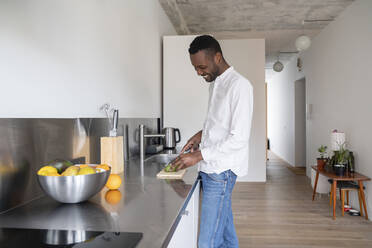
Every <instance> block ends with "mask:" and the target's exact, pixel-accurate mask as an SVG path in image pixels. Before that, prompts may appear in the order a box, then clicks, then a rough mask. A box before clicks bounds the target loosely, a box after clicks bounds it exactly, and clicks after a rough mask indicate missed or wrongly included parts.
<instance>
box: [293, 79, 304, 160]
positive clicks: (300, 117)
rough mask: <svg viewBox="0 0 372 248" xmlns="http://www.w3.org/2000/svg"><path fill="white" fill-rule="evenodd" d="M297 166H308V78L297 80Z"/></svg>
mask: <svg viewBox="0 0 372 248" xmlns="http://www.w3.org/2000/svg"><path fill="white" fill-rule="evenodd" d="M294 88H295V166H296V167H306V80H305V78H301V79H299V80H297V81H295V87H294Z"/></svg>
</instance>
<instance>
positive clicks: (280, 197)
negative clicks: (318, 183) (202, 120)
mask: <svg viewBox="0 0 372 248" xmlns="http://www.w3.org/2000/svg"><path fill="white" fill-rule="evenodd" d="M269 158H270V160H269V162H268V165H267V178H268V180H267V182H266V183H243V182H238V183H237V184H236V186H235V189H234V192H233V196H232V198H233V199H232V205H233V206H232V207H233V212H234V221H235V227H236V231H237V234H238V237H239V243H240V247H243V248H244V247H254V248H256V247H257V248H271V247H279V248H281V247H283V248H292V247H296V248H302V247H304V248H308V247H309V248H310V247H338V248H340V247H353V248H355V247H370V248H371V247H372V222H371V221H368V220H366V219H364V218H363V217H359V216H358V217H356V216H349V215H348V214H345V216H344V217H342V216H341V209H340V203H339V201H338V202H337V204H338V207H337V211H336V215H337V218H336V220H333V219H332V208H331V207H329V198H328V197H324V196H323V197H319V196H318V197H317V198H316V200H315V201H312V200H311V197H312V188H311V184H310V179H309V178H308V177H306V176H304V175H296V174H295V173H293V172H292V171H291V170H289V169H288V168H287V166H288V165H287V164H286V163H285V162H284V161H282V160H280V159H279V158H277V157H275V155H274V154H272V153H269Z"/></svg>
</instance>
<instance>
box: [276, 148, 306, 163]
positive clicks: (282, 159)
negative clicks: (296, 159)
mask: <svg viewBox="0 0 372 248" xmlns="http://www.w3.org/2000/svg"><path fill="white" fill-rule="evenodd" d="M270 151H271V152H272V153H273V154H274V155H275V156H277V157H278V158H280V159H281V160H283V161H284V162H285V163H287V164H288V165H290V166H292V167H296V166H295V165H293V164H291V163H290V162H289V161H287V160H286V159H284V158H282V157H281V156H279V155H278V154H276V153H275V152H273V151H272V150H270ZM269 161H270V160H269ZM302 167H306V166H302Z"/></svg>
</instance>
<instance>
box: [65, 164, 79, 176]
mask: <svg viewBox="0 0 372 248" xmlns="http://www.w3.org/2000/svg"><path fill="white" fill-rule="evenodd" d="M78 172H79V167H77V166H70V167H68V168H67V169H66V170H65V171H64V172H63V173H62V176H76V175H77V174H78Z"/></svg>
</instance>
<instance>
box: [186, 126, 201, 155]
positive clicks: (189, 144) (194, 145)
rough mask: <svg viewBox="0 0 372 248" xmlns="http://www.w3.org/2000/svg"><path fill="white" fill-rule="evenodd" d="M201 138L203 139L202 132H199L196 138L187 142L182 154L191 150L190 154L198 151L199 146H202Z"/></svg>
mask: <svg viewBox="0 0 372 248" xmlns="http://www.w3.org/2000/svg"><path fill="white" fill-rule="evenodd" d="M201 137H202V131H199V132H197V133H196V134H195V135H194V136H192V137H191V138H190V139H189V140H188V141H187V143H186V145H185V146H184V147H183V148H182V150H181V154H182V153H184V152H185V151H188V150H190V152H194V151H196V150H197V147H198V145H199V144H200V141H201Z"/></svg>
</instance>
